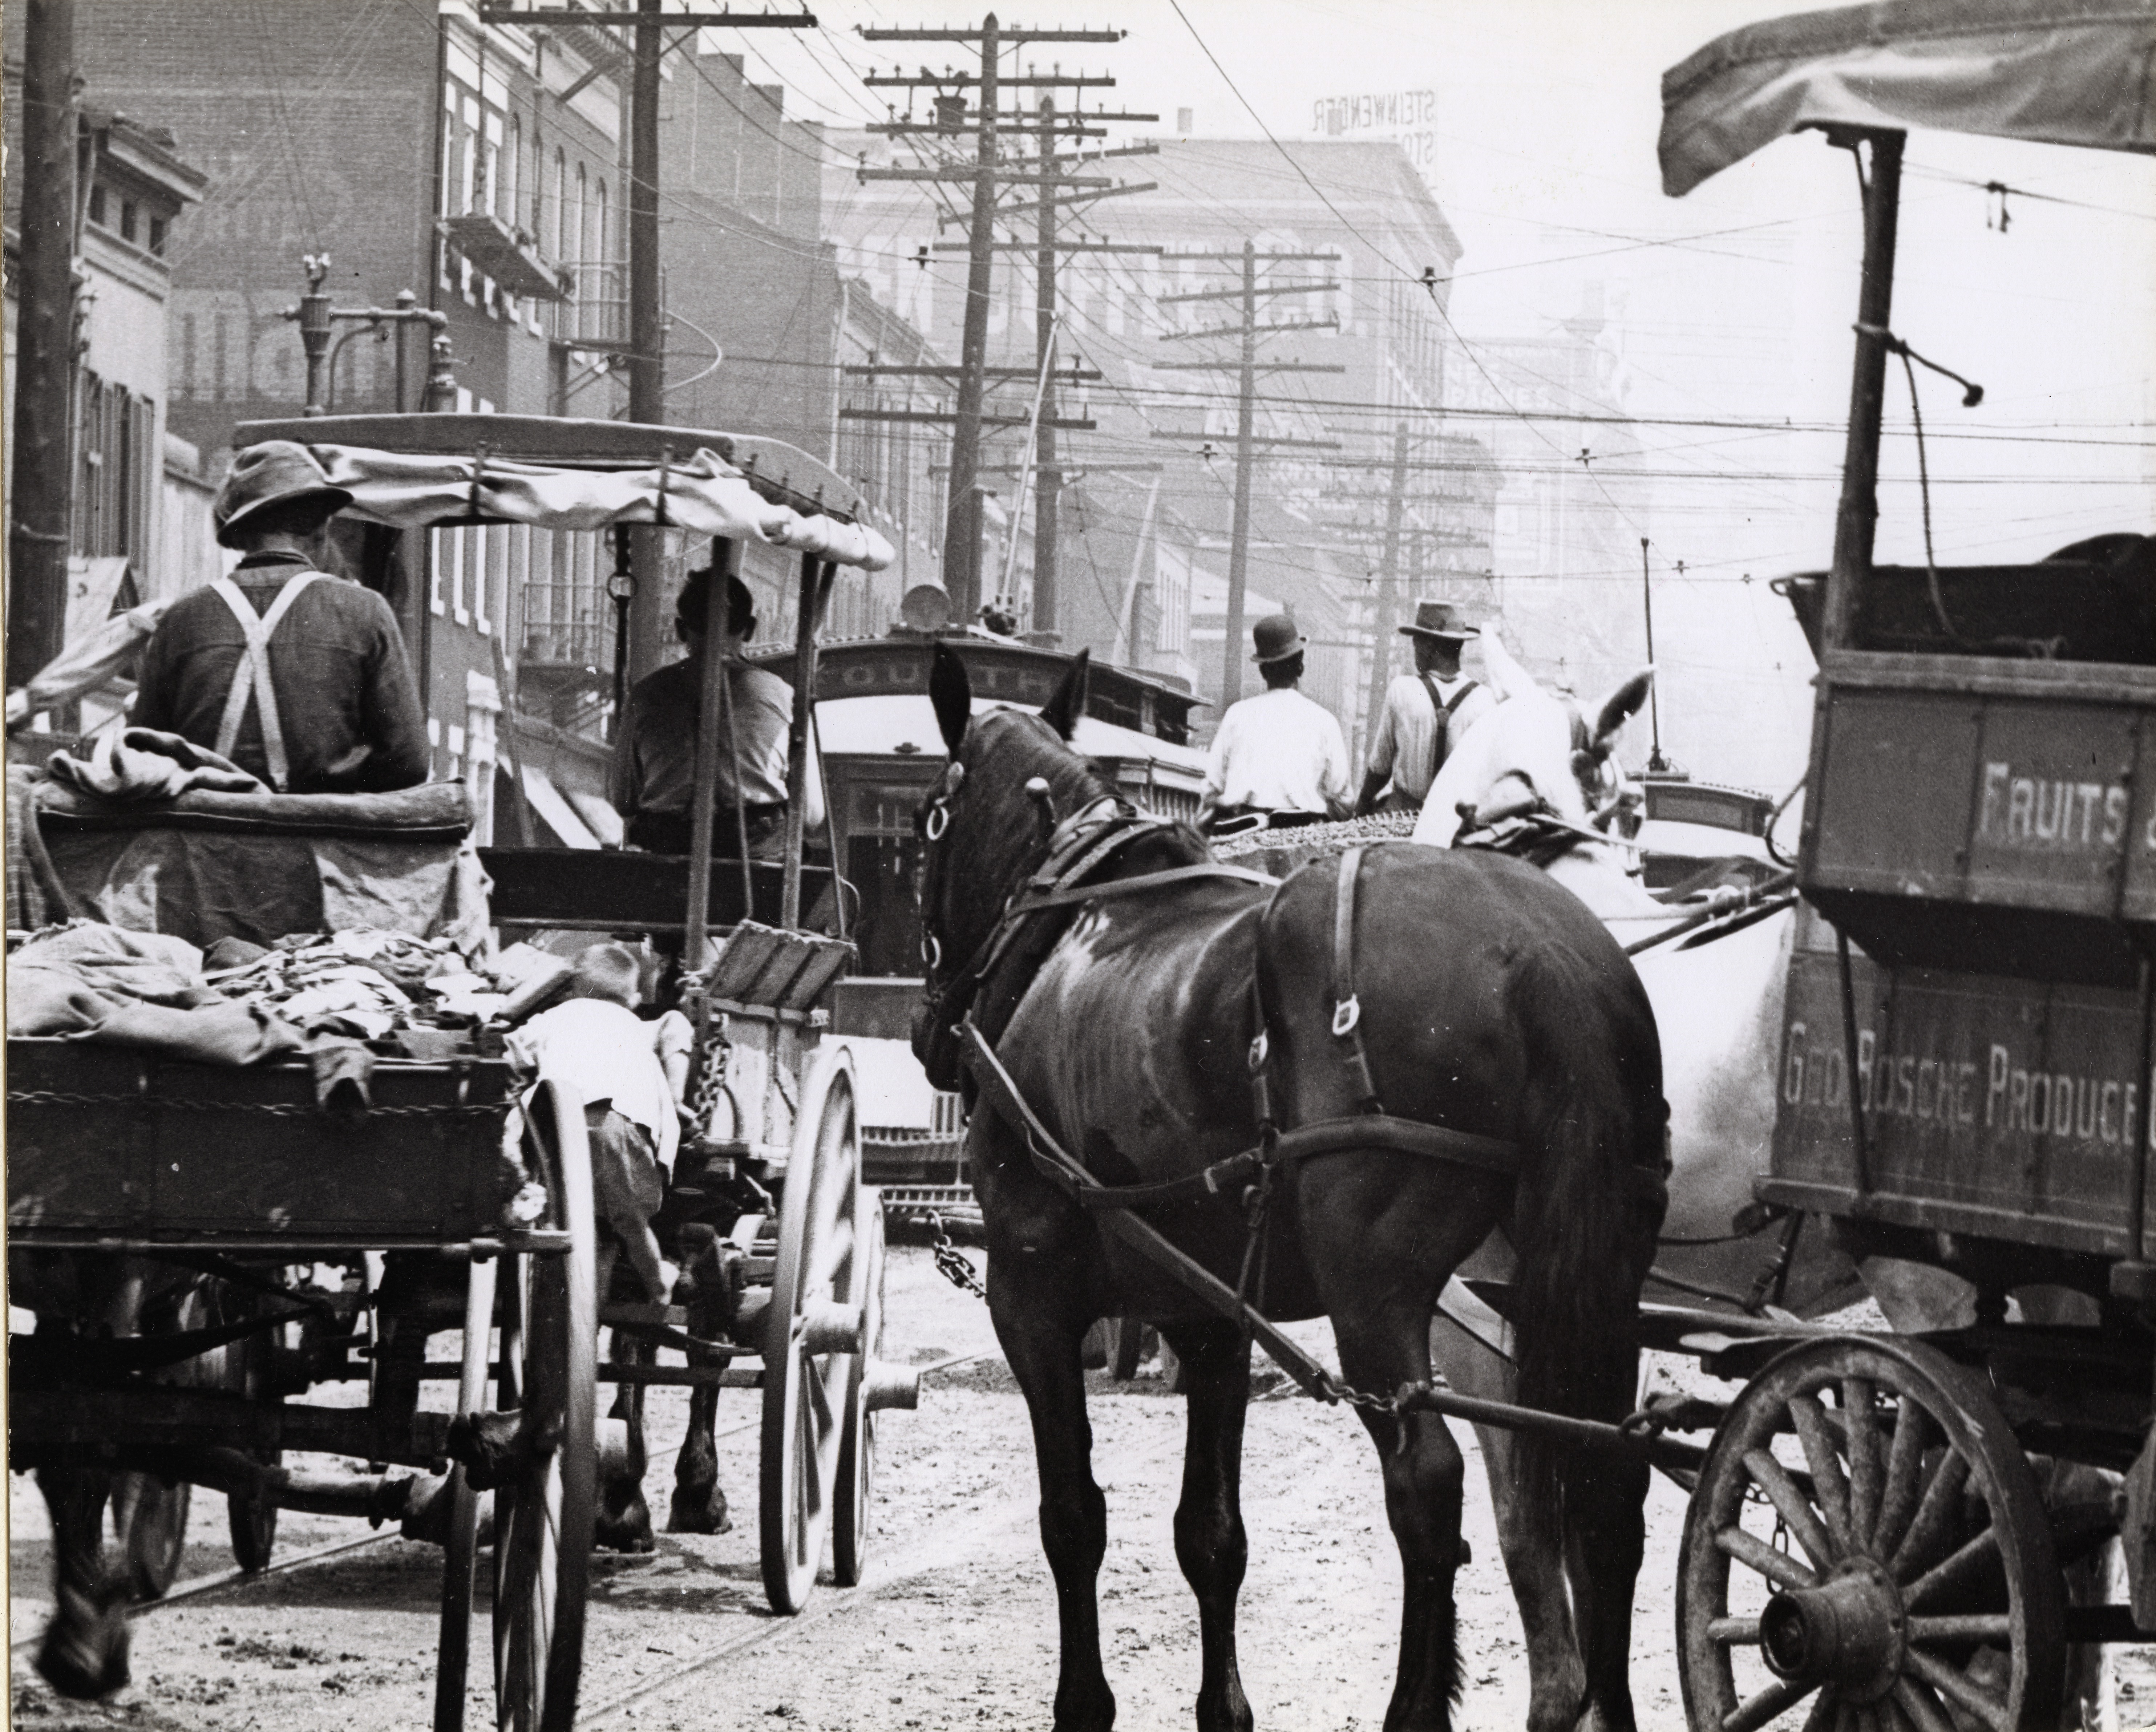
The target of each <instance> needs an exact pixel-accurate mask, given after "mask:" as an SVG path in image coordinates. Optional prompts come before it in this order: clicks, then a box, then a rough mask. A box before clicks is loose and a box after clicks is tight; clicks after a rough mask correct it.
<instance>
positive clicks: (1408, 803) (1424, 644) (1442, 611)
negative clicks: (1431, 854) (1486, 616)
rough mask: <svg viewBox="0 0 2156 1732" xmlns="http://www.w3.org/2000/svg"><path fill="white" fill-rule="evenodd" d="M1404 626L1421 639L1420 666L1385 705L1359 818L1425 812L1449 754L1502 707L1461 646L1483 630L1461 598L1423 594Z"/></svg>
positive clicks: (1389, 691) (1417, 644)
mask: <svg viewBox="0 0 2156 1732" xmlns="http://www.w3.org/2000/svg"><path fill="white" fill-rule="evenodd" d="M1399 630H1400V635H1402V636H1403V637H1406V638H1410V639H1412V640H1414V664H1415V671H1414V672H1413V673H1411V674H1402V675H1400V676H1399V677H1398V678H1396V679H1395V680H1394V681H1393V682H1392V684H1391V685H1389V686H1387V687H1386V688H1385V707H1384V710H1383V712H1382V713H1381V714H1380V716H1379V717H1378V732H1377V738H1374V739H1373V740H1372V741H1371V742H1370V761H1369V763H1368V765H1367V766H1366V767H1365V768H1364V771H1363V791H1362V794H1361V795H1360V797H1358V799H1357V800H1356V802H1355V812H1356V815H1357V816H1358V817H1367V816H1368V815H1370V814H1371V813H1373V812H1375V811H1377V810H1378V809H1379V808H1380V807H1381V806H1382V807H1383V809H1386V810H1388V811H1394V812H1419V811H1420V810H1421V809H1422V804H1423V802H1424V800H1425V799H1428V798H1429V797H1430V784H1431V783H1432V782H1434V781H1435V780H1436V779H1437V773H1438V771H1439V770H1440V769H1441V768H1444V765H1445V759H1446V758H1450V756H1451V755H1452V753H1453V750H1454V748H1456V747H1457V746H1458V745H1459V743H1460V741H1461V740H1463V739H1464V738H1466V735H1467V730H1468V729H1469V728H1471V727H1474V725H1475V724H1476V722H1479V721H1481V719H1482V718H1483V717H1485V716H1486V715H1488V714H1489V713H1490V712H1491V711H1492V710H1494V709H1496V707H1497V700H1496V696H1494V695H1493V694H1492V693H1491V691H1490V688H1489V687H1488V686H1485V685H1483V684H1482V683H1481V681H1478V680H1474V679H1471V678H1470V677H1469V676H1467V675H1466V674H1464V673H1462V672H1461V671H1460V652H1461V650H1464V649H1465V648H1466V646H1467V643H1468V640H1470V639H1471V638H1477V637H1480V636H1481V632H1480V630H1478V629H1477V628H1476V627H1475V626H1472V625H1470V624H1467V622H1466V619H1464V618H1463V617H1462V616H1461V614H1460V609H1459V608H1458V607H1457V606H1456V605H1455V604H1453V603H1451V602H1449V601H1419V602H1417V603H1416V604H1415V617H1414V624H1412V625H1403V626H1401V627H1400V629H1399ZM1388 782H1389V783H1390V784H1392V789H1391V792H1390V793H1387V792H1386V784H1387V783H1388ZM1381 795H1382V796H1383V798H1382V799H1380V796H1381Z"/></svg>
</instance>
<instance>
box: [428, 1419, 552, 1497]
mask: <svg viewBox="0 0 2156 1732" xmlns="http://www.w3.org/2000/svg"><path fill="white" fill-rule="evenodd" d="M561 1440H562V1416H561V1415H560V1414H558V1413H550V1414H548V1415H547V1417H546V1419H545V1420H544V1421H542V1423H540V1424H538V1425H536V1426H526V1425H525V1424H524V1423H523V1415H522V1414H521V1413H463V1414H459V1415H458V1416H457V1417H456V1418H454V1419H453V1420H451V1421H449V1436H448V1439H447V1440H446V1442H445V1446H444V1447H446V1448H447V1450H448V1452H449V1458H450V1459H451V1460H452V1461H456V1462H462V1463H463V1464H464V1469H465V1484H467V1485H469V1486H470V1488H472V1489H473V1490H474V1491H475V1492H490V1491H493V1490H495V1488H497V1487H500V1486H503V1485H506V1484H508V1483H511V1481H513V1480H516V1479H518V1478H522V1477H523V1476H524V1475H525V1474H526V1473H527V1472H529V1471H530V1470H531V1468H532V1467H536V1465H537V1464H538V1463H539V1462H542V1461H544V1460H545V1459H546V1458H547V1457H548V1456H549V1455H551V1454H552V1453H553V1452H554V1451H555V1449H556V1448H557V1447H559V1445H560V1443H561Z"/></svg>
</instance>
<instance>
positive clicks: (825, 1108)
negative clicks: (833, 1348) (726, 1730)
mask: <svg viewBox="0 0 2156 1732" xmlns="http://www.w3.org/2000/svg"><path fill="white" fill-rule="evenodd" d="M804 1181H805V1183H804ZM859 1190H860V1139H859V1137H858V1134H857V1131H856V1127H855V1113H854V1090H853V1070H852V1065H851V1061H850V1059H849V1058H848V1057H847V1056H846V1054H845V1052H844V1049H843V1048H841V1049H839V1050H838V1051H835V1052H834V1053H833V1054H832V1055H831V1056H830V1057H829V1058H828V1059H825V1060H824V1061H823V1062H822V1063H821V1064H820V1065H819V1067H818V1069H817V1070H816V1072H814V1076H813V1077H812V1079H811V1082H810V1086H809V1087H806V1088H804V1089H803V1102H802V1111H801V1116H800V1118H799V1119H798V1121H797V1129H796V1133H795V1138H794V1148H793V1158H792V1159H791V1160H790V1161H789V1163H788V1166H787V1182H786V1191H785V1195H784V1197H783V1200H782V1202H781V1205H780V1212H779V1234H778V1262H777V1267H776V1268H775V1269H774V1271H773V1282H772V1297H771V1308H770V1311H769V1313H768V1321H767V1323H766V1324H765V1336H764V1354H763V1427H762V1473H761V1483H760V1486H759V1498H758V1505H759V1508H758V1517H759V1521H758V1528H759V1532H758V1539H759V1541H760V1544H761V1550H762V1565H763V1586H764V1593H765V1596H766V1597H767V1599H768V1600H769V1601H770V1602H771V1606H772V1609H773V1611H777V1612H780V1613H782V1614H784V1615H788V1616H791V1615H792V1614H793V1613H794V1612H797V1611H800V1610H801V1609H802V1607H803V1606H805V1605H807V1604H808V1598H809V1596H810V1595H811V1594H812V1593H814V1591H815V1586H816V1572H817V1570H818V1568H819V1566H820V1565H821V1564H822V1563H823V1559H824V1543H825V1541H826V1539H827V1538H828V1537H829V1533H830V1528H831V1509H832V1503H833V1496H834V1492H835V1490H836V1488H837V1481H838V1468H839V1442H840V1439H841V1436H842V1435H843V1431H844V1412H845V1406H844V1404H845V1395H846V1366H847V1360H848V1359H850V1357H851V1356H850V1355H848V1354H836V1353H829V1354H814V1353H811V1352H809V1351H808V1349H807V1348H806V1347H805V1345H804V1344H803V1341H802V1325H803V1313H804V1311H805V1309H806V1308H807V1306H808V1304H809V1303H812V1302H814V1301H816V1300H819V1299H835V1298H839V1297H840V1296H841V1295H842V1294H843V1293H845V1292H846V1290H847V1288H846V1282H847V1281H848V1279H849V1271H850V1267H851V1263H852V1259H853V1256H854V1239H855V1228H854V1214H855V1198H856V1195H857V1194H858V1192H859Z"/></svg>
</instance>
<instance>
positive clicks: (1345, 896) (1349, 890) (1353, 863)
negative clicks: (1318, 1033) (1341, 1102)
mask: <svg viewBox="0 0 2156 1732" xmlns="http://www.w3.org/2000/svg"><path fill="white" fill-rule="evenodd" d="M1367 851H1368V850H1367V849H1364V848H1361V847H1355V848H1350V849H1349V850H1348V851H1347V852H1346V853H1344V854H1342V856H1340V876H1339V880H1338V883H1337V887H1336V889H1335V890H1334V892H1333V897H1332V1034H1333V1038H1334V1039H1336V1040H1338V1041H1345V1042H1346V1043H1347V1050H1346V1051H1345V1052H1344V1053H1343V1054H1342V1062H1343V1063H1344V1064H1345V1065H1346V1066H1347V1087H1348V1088H1349V1090H1350V1091H1351V1092H1352V1093H1353V1098H1354V1101H1355V1103H1356V1110H1357V1111H1358V1112H1362V1113H1383V1111H1384V1110H1385V1109H1384V1108H1383V1107H1382V1106H1380V1105H1379V1104H1378V1085H1377V1084H1376V1082H1373V1080H1372V1079H1371V1076H1370V1054H1369V1050H1368V1048H1367V1047H1366V1046H1363V1001H1362V1000H1360V999H1358V998H1357V997H1356V996H1355V887H1356V883H1357V881H1358V880H1359V879H1360V878H1361V876H1362V875H1363V855H1364V854H1365V853H1366V852H1367Z"/></svg>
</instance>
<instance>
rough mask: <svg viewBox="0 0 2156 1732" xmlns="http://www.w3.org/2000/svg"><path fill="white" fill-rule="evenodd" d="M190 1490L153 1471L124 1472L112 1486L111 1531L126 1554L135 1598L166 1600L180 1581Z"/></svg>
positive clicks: (129, 1579) (185, 1483)
mask: <svg viewBox="0 0 2156 1732" xmlns="http://www.w3.org/2000/svg"><path fill="white" fill-rule="evenodd" d="M190 1489H191V1488H190V1487H189V1486H188V1484H187V1481H185V1480H184V1479H182V1480H178V1481H176V1482H174V1483H172V1484H171V1485H167V1484H166V1483H165V1482H164V1481H163V1480H162V1479H160V1478H157V1475H156V1474H154V1473H122V1474H120V1475H119V1476H117V1477H116V1478H115V1479H114V1481H113V1483H112V1531H113V1533H114V1534H115V1535H116V1536H117V1537H118V1539H119V1540H120V1542H121V1545H122V1546H123V1547H124V1548H125V1550H126V1554H127V1585H128V1588H129V1591H131V1593H132V1595H133V1596H134V1597H135V1598H136V1600H162V1599H163V1598H164V1597H165V1596H166V1595H167V1594H168V1593H170V1592H171V1591H172V1583H173V1582H174V1581H175V1580H177V1579H178V1576H179V1573H180V1557H181V1555H182V1553H183V1552H185V1551H186V1550H187V1503H188V1493H189V1491H190Z"/></svg>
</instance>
